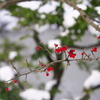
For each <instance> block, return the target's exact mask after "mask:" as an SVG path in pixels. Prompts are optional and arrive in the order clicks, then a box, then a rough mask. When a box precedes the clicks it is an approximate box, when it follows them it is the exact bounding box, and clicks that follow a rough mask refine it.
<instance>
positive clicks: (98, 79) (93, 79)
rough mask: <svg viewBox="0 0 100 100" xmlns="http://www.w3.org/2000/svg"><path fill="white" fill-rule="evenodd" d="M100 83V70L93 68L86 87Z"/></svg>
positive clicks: (85, 83)
mask: <svg viewBox="0 0 100 100" xmlns="http://www.w3.org/2000/svg"><path fill="white" fill-rule="evenodd" d="M98 85H100V72H99V71H98V70H93V71H92V73H91V75H90V76H89V77H88V78H87V79H86V81H85V82H84V88H86V89H90V88H91V87H96V86H98Z"/></svg>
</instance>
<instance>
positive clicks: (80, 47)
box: [68, 42, 100, 49]
mask: <svg viewBox="0 0 100 100" xmlns="http://www.w3.org/2000/svg"><path fill="white" fill-rule="evenodd" d="M94 46H96V47H97V46H100V43H99V42H98V43H96V44H92V45H88V46H78V45H74V46H68V47H70V48H75V49H84V48H86V49H89V48H93V47H94Z"/></svg>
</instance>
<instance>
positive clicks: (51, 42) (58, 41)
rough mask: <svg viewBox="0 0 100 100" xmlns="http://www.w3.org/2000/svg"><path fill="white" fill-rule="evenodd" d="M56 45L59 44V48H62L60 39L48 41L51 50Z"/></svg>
mask: <svg viewBox="0 0 100 100" xmlns="http://www.w3.org/2000/svg"><path fill="white" fill-rule="evenodd" d="M54 44H58V46H61V41H60V40H59V39H54V40H49V41H48V47H49V48H55V46H54Z"/></svg>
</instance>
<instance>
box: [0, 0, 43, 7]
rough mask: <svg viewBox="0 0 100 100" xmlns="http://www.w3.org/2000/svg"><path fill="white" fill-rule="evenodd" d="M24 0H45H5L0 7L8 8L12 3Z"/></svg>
mask: <svg viewBox="0 0 100 100" xmlns="http://www.w3.org/2000/svg"><path fill="white" fill-rule="evenodd" d="M24 1H45V0H9V1H5V2H3V3H1V4H0V9H4V8H7V7H8V6H10V5H13V4H16V3H19V2H24Z"/></svg>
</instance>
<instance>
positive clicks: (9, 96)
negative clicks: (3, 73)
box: [0, 81, 23, 100]
mask: <svg viewBox="0 0 100 100" xmlns="http://www.w3.org/2000/svg"><path fill="white" fill-rule="evenodd" d="M19 92H20V91H19V88H18V87H16V86H14V85H12V89H11V90H9V91H5V84H4V82H3V81H0V99H1V100H23V99H22V98H21V97H19Z"/></svg>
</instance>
